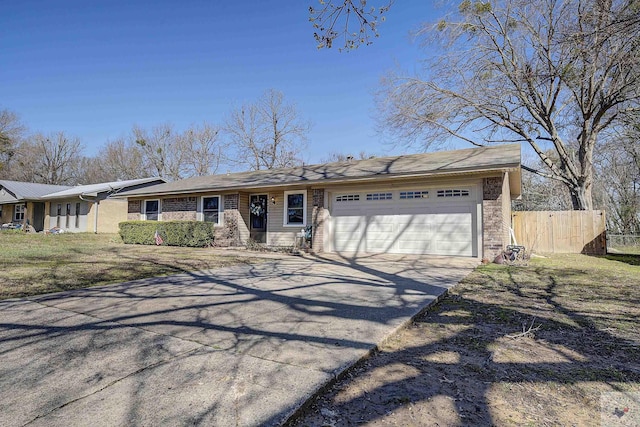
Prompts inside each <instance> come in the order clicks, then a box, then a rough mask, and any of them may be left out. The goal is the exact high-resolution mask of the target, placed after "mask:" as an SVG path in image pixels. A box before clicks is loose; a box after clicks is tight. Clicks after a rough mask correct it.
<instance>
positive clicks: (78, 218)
mask: <svg viewBox="0 0 640 427" xmlns="http://www.w3.org/2000/svg"><path fill="white" fill-rule="evenodd" d="M76 228H80V203H76Z"/></svg>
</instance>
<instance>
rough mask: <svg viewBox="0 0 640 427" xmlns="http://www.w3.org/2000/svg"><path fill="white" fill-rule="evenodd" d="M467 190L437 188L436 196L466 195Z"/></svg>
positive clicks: (467, 193)
mask: <svg viewBox="0 0 640 427" xmlns="http://www.w3.org/2000/svg"><path fill="white" fill-rule="evenodd" d="M468 195H469V190H458V189H451V190H438V197H467V196H468Z"/></svg>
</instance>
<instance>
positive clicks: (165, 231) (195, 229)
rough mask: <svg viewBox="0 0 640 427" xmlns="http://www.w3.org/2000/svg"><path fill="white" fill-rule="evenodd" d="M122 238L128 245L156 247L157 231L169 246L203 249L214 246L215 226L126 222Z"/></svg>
mask: <svg viewBox="0 0 640 427" xmlns="http://www.w3.org/2000/svg"><path fill="white" fill-rule="evenodd" d="M119 227H120V237H122V241H123V242H124V243H128V244H137V245H155V244H156V239H155V235H156V231H157V232H158V234H159V235H160V237H161V238H162V242H163V243H162V244H163V245H167V246H188V247H194V248H203V247H206V246H213V241H214V235H213V224H212V223H209V222H201V221H166V222H159V221H125V222H121V223H120V224H119Z"/></svg>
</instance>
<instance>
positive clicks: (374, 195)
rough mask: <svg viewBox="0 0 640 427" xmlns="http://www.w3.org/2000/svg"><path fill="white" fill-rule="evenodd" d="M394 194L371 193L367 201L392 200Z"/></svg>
mask: <svg viewBox="0 0 640 427" xmlns="http://www.w3.org/2000/svg"><path fill="white" fill-rule="evenodd" d="M392 199H393V193H369V194H367V200H392Z"/></svg>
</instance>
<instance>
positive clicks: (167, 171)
mask: <svg viewBox="0 0 640 427" xmlns="http://www.w3.org/2000/svg"><path fill="white" fill-rule="evenodd" d="M132 133H133V137H134V141H135V143H136V144H137V146H138V147H139V149H140V151H141V153H142V160H143V166H142V167H143V169H144V170H145V172H146V175H148V176H160V177H164V178H169V179H181V178H183V177H184V176H185V174H186V165H185V164H184V161H183V159H184V150H183V148H182V146H181V144H182V142H183V141H182V138H181V137H180V135H179V134H178V133H177V132H176V131H175V130H174V129H173V126H172V125H170V124H167V123H165V124H162V125H159V126H154V127H153V128H151V130H147V129H143V128H141V127H139V126H134V127H133V131H132Z"/></svg>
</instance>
